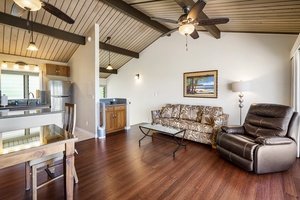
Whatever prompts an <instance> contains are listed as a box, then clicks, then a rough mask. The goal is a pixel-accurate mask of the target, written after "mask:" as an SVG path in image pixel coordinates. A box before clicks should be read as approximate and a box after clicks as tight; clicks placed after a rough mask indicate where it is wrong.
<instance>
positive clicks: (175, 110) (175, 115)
mask: <svg viewBox="0 0 300 200" xmlns="http://www.w3.org/2000/svg"><path fill="white" fill-rule="evenodd" d="M172 108H173V112H172V115H171V117H172V118H179V114H180V104H176V105H172Z"/></svg>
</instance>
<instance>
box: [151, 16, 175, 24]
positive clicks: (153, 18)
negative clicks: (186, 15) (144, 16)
mask: <svg viewBox="0 0 300 200" xmlns="http://www.w3.org/2000/svg"><path fill="white" fill-rule="evenodd" d="M151 20H154V21H161V22H167V23H172V24H178V22H177V21H176V20H172V19H163V18H157V17H151Z"/></svg>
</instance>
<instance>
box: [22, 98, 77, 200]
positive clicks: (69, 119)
mask: <svg viewBox="0 0 300 200" xmlns="http://www.w3.org/2000/svg"><path fill="white" fill-rule="evenodd" d="M75 124H76V104H70V103H66V104H65V115H64V124H63V129H64V130H66V131H67V132H69V134H72V135H74V132H75ZM75 152H76V153H77V151H76V149H75ZM63 158H64V153H63V152H61V153H56V154H53V155H49V156H45V157H42V158H38V159H35V160H31V161H29V162H27V163H26V164H25V171H26V172H25V173H26V179H25V182H26V183H25V184H26V190H29V189H30V188H31V190H32V199H33V200H35V199H37V190H38V189H39V188H41V187H43V186H45V185H47V184H48V183H51V182H53V181H55V180H57V179H58V178H61V177H63V174H62V175H59V176H57V177H55V175H54V173H52V172H51V169H53V170H55V167H58V166H61V165H62V164H63ZM43 170H45V171H46V172H47V174H48V176H49V178H50V179H49V180H48V181H46V182H45V183H42V184H40V185H38V183H37V175H38V173H39V172H41V171H43ZM73 174H74V182H75V183H78V177H77V173H76V170H75V167H74V171H73Z"/></svg>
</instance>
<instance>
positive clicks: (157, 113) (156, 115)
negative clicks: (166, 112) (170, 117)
mask: <svg viewBox="0 0 300 200" xmlns="http://www.w3.org/2000/svg"><path fill="white" fill-rule="evenodd" d="M151 116H152V122H153V121H154V119H157V118H160V110H151Z"/></svg>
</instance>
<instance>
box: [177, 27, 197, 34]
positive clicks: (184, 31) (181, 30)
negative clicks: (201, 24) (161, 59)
mask: <svg viewBox="0 0 300 200" xmlns="http://www.w3.org/2000/svg"><path fill="white" fill-rule="evenodd" d="M178 30H179V33H181V34H182V35H189V34H191V33H192V32H194V30H195V26H194V25H193V24H184V25H181V26H180V27H179V29H178Z"/></svg>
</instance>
